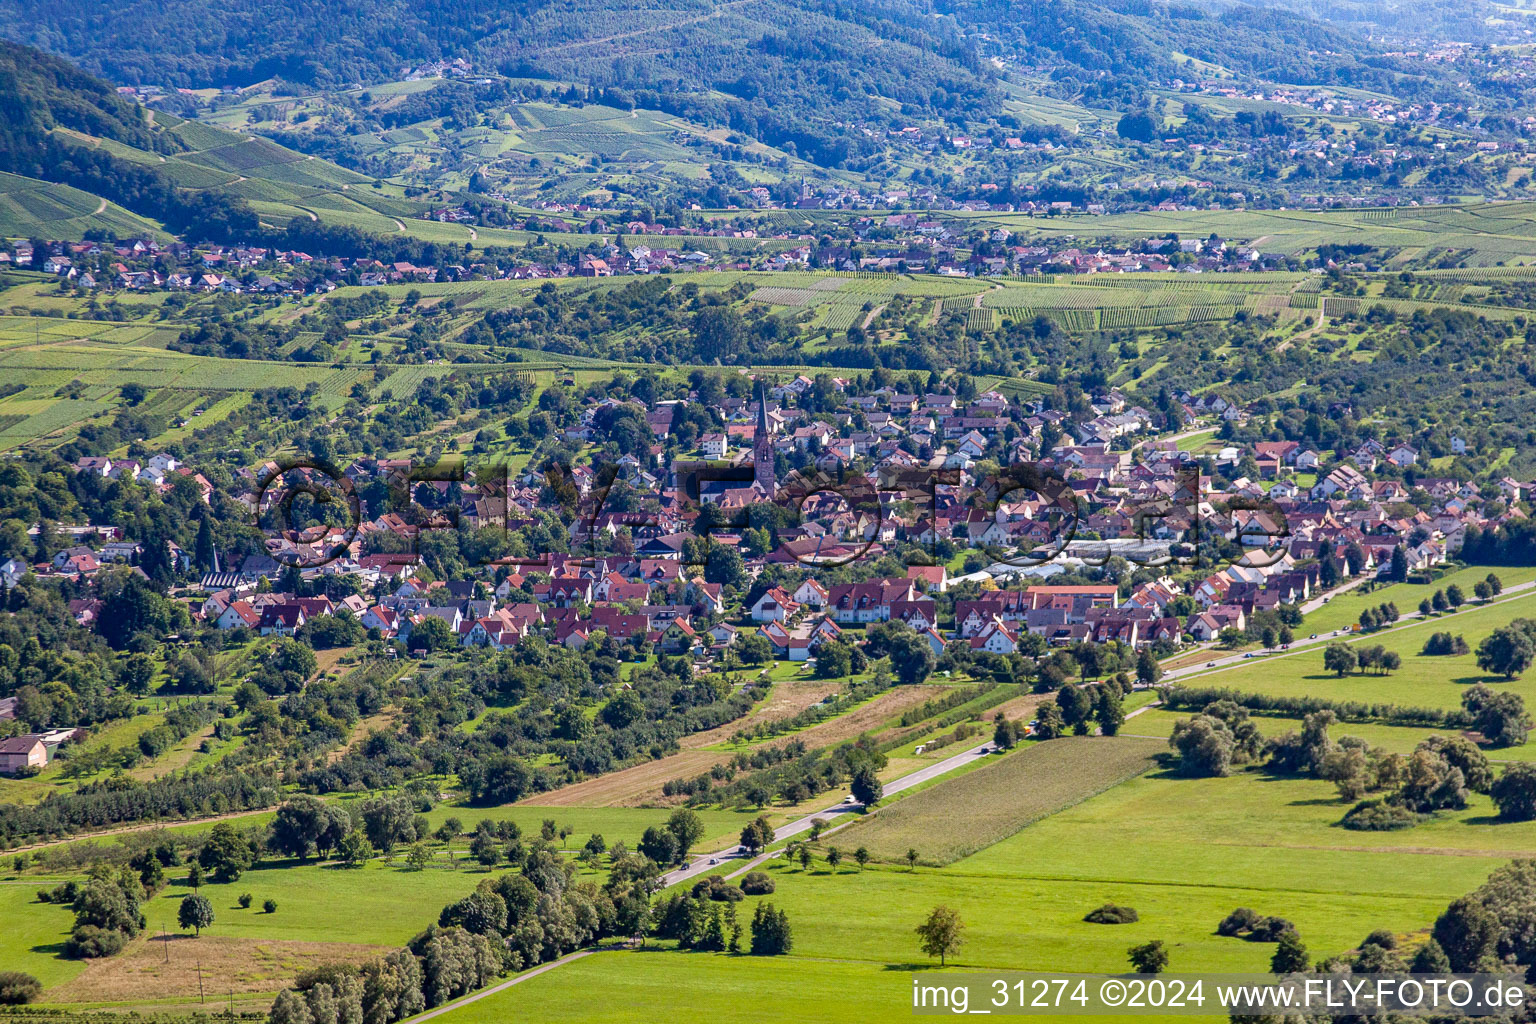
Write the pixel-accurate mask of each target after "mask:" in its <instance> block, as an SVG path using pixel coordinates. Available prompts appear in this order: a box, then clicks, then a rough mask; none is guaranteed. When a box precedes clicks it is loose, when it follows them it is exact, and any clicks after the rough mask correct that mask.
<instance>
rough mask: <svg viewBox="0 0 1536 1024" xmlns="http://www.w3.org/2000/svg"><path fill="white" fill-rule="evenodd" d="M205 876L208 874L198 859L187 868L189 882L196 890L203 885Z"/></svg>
mask: <svg viewBox="0 0 1536 1024" xmlns="http://www.w3.org/2000/svg"><path fill="white" fill-rule="evenodd" d="M205 878H206V876H205V875H204V872H203V866H202V865H201V864H199V863H198V862H197V861H193V862H192V864H191V865H190V866H189V867H188V868H187V884H188V885H190V886H191V887H192V888H193V890H194V891H195V890H198V889H201V888H202V887H203V882H204V881H205Z"/></svg>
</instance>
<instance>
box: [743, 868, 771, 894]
mask: <svg viewBox="0 0 1536 1024" xmlns="http://www.w3.org/2000/svg"><path fill="white" fill-rule="evenodd" d="M741 891H742V892H744V893H746V894H747V895H748V896H766V895H768V894H769V893H771V892H773V879H772V878H770V877H768V872H766V871H749V872H747V874H746V875H745V877H743V878H742V880H741Z"/></svg>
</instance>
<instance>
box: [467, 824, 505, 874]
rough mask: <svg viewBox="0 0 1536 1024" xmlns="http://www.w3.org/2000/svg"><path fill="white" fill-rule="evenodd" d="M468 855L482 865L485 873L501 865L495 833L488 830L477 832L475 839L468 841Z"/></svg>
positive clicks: (499, 844)
mask: <svg viewBox="0 0 1536 1024" xmlns="http://www.w3.org/2000/svg"><path fill="white" fill-rule="evenodd" d="M469 855H470V856H471V857H473V858H475V860H477V861H479V862H480V863H481V864H482V865H484V867H485V870H487V871H489V870H491V869H492V868H494V867H495V866H496V865H497V864H499V863H501V843H500V841H499V840H498V839H497V838H496V833H494V832H492V831H490V830H489V829H480V830H477V831H476V832H475V837H474V838H473V839H471V840H470V841H469Z"/></svg>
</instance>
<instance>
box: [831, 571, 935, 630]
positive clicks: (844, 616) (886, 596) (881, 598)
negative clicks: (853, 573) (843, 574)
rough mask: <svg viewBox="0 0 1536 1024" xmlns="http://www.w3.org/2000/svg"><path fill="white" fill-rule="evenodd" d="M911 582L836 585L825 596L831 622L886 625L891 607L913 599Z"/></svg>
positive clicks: (882, 581) (891, 581)
mask: <svg viewBox="0 0 1536 1024" xmlns="http://www.w3.org/2000/svg"><path fill="white" fill-rule="evenodd" d="M913 596H914V595H913V585H912V581H911V580H905V579H904V580H872V581H870V582H867V583H839V584H836V585H835V586H833V587H832V588H831V589H830V590H829V591H828V592H827V605H828V607H829V608H830V609H831V612H832V618H833V619H834V620H835V621H837V622H840V623H849V622H889V621H890V618H891V605H892V604H894V603H895V602H897V601H910V600H912V598H913Z"/></svg>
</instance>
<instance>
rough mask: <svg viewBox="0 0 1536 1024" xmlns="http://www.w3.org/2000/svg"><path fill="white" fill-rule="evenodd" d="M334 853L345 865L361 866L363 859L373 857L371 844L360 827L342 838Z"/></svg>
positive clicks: (350, 866) (351, 866)
mask: <svg viewBox="0 0 1536 1024" xmlns="http://www.w3.org/2000/svg"><path fill="white" fill-rule="evenodd" d="M336 853H337V855H338V856H339V857H340V858H341V862H342V863H343V864H345V865H346V866H347V867H349V868H356V867H362V866H363V863H364V862H365V861H367V860H369V859H370V858H372V857H373V844H372V843H370V842H369V841H368V836H367V835H366V834H365V833H364V832H363V830H362V829H356V828H355V829H353V830H352V831H350V832H348V833H347V834H346V836H344V837H343V838H342V840H341V845H340V846H339V847H337V849H336Z"/></svg>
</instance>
